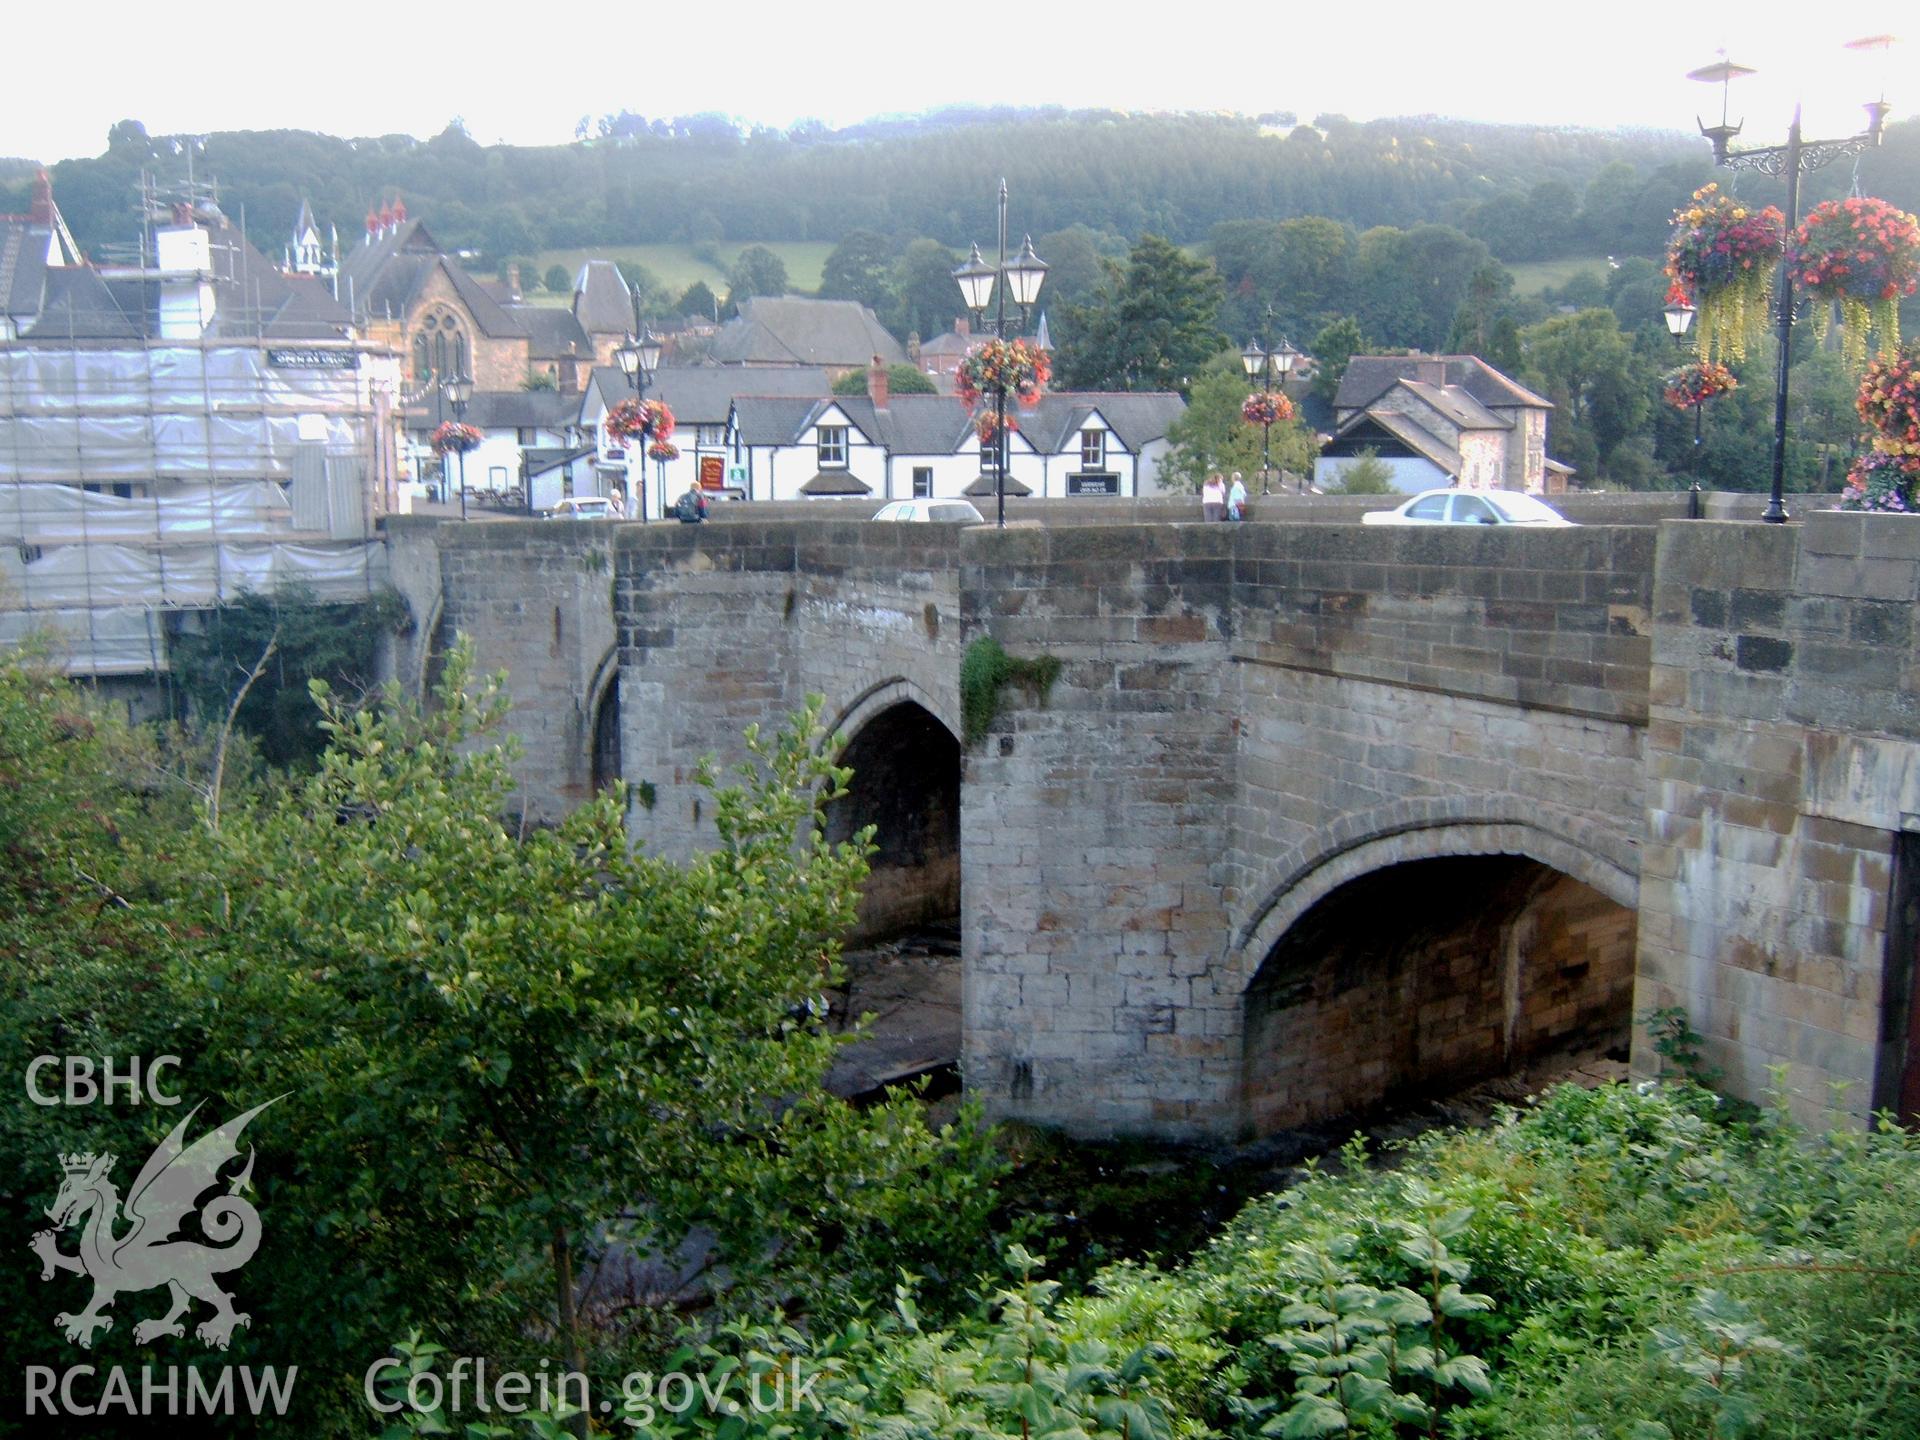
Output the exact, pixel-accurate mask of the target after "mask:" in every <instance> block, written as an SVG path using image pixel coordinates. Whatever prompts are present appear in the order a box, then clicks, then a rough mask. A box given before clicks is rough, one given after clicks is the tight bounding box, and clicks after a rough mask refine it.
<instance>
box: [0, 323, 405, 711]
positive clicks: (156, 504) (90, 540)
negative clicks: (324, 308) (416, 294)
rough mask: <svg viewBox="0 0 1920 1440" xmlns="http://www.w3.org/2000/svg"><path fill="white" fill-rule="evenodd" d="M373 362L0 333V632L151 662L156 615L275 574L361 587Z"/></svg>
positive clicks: (355, 595)
mask: <svg viewBox="0 0 1920 1440" xmlns="http://www.w3.org/2000/svg"><path fill="white" fill-rule="evenodd" d="M369 362H372V363H369ZM390 368H392V367H391V362H390V361H389V360H388V359H387V357H385V356H384V355H382V354H380V353H377V352H369V351H367V350H366V349H365V348H364V347H360V346H355V345H353V344H351V343H350V342H349V343H346V344H342V343H340V342H333V343H329V344H315V343H312V342H307V343H300V342H290V343H285V344H281V343H275V342H272V341H268V340H264V339H260V338H249V339H242V340H216V339H207V340H201V341H193V340H187V341H181V340H157V341H148V342H144V343H142V342H138V341H124V342H111V343H106V344H89V343H87V342H84V341H71V342H69V343H68V344H66V345H57V344H47V343H43V342H38V341H36V342H29V343H22V344H19V345H15V346H10V347H7V348H4V349H0V645H17V644H20V643H21V642H23V641H24V640H25V639H26V638H27V637H28V636H30V635H41V636H48V637H50V638H51V642H52V646H53V650H54V654H55V657H56V658H57V659H59V660H60V661H62V662H63V663H64V664H65V666H66V668H67V669H68V671H69V672H70V673H73V674H76V675H91V676H107V675H142V674H152V675H156V676H157V675H162V674H164V673H165V672H166V670H167V653H166V646H167V637H168V634H169V633H170V630H171V629H172V624H171V617H172V616H175V615H178V614H180V613H183V612H190V611H195V610H205V609H209V608H213V607H218V606H220V605H222V604H224V603H226V602H228V601H231V600H233V599H236V598H238V597H239V596H240V595H241V594H244V593H247V592H254V593H262V594H272V593H274V592H276V591H278V590H281V589H283V588H285V587H286V586H288V585H294V584H297V585H300V586H302V587H304V588H305V589H306V590H308V591H309V592H311V593H312V594H313V595H315V596H316V597H317V598H319V599H322V600H336V601H345V600H354V599H360V598H363V597H365V596H366V595H368V594H370V593H371V592H372V591H374V590H375V589H376V588H378V587H379V586H380V585H382V584H383V583H384V580H385V572H384V562H385V554H384V550H383V547H381V546H380V544H379V543H378V541H377V538H376V536H375V532H374V520H375V515H376V509H377V507H376V499H377V497H378V496H379V495H381V494H383V493H384V491H385V489H386V487H387V486H388V485H390V484H391V480H392V471H393V464H392V458H391V455H390V454H389V453H388V452H389V449H390V445H389V441H388V437H387V436H386V434H385V427H386V416H387V413H388V401H387V398H386V395H385V393H384V389H385V387H386V385H388V384H390V383H391V382H392V380H393V379H394V378H397V377H388V376H385V375H384V373H376V372H383V371H384V369H390ZM378 508H384V507H378Z"/></svg>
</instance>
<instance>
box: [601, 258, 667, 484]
mask: <svg viewBox="0 0 1920 1440" xmlns="http://www.w3.org/2000/svg"><path fill="white" fill-rule="evenodd" d="M661 348H662V347H661V343H660V337H659V336H657V335H655V334H654V333H653V327H652V326H642V325H641V323H640V292H639V291H638V290H635V291H633V329H632V331H631V332H629V333H628V335H627V338H626V340H625V341H624V342H622V343H621V344H620V345H618V346H616V347H615V348H614V352H613V358H614V361H615V363H617V364H618V365H619V366H620V373H621V374H623V375H625V376H626V377H627V383H628V384H629V385H631V386H633V403H634V404H635V405H638V404H640V403H641V402H642V401H644V400H645V399H646V398H647V383H648V382H649V381H650V380H652V379H653V372H654V371H656V370H658V369H659V368H660V352H661ZM632 448H633V446H632V445H631V444H629V446H628V449H629V451H631V450H632ZM662 473H663V474H664V473H665V472H664V469H663V471H662ZM627 474H628V475H630V476H637V477H638V479H637V480H636V483H635V489H634V493H633V497H632V498H633V502H634V507H633V513H634V514H635V515H636V516H638V517H639V518H640V519H642V520H644V519H646V518H647V467H646V461H645V459H644V458H642V459H639V460H637V461H636V460H635V459H633V458H631V456H630V457H629V459H628V461H627ZM661 483H662V484H664V483H665V481H664V480H663V481H662V482H661Z"/></svg>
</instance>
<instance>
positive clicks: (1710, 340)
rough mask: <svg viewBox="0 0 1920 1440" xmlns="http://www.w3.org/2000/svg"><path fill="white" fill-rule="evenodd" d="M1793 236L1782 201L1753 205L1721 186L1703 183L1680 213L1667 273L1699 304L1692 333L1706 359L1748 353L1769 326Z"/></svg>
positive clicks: (1741, 356) (1676, 217) (1740, 356)
mask: <svg viewBox="0 0 1920 1440" xmlns="http://www.w3.org/2000/svg"><path fill="white" fill-rule="evenodd" d="M1786 234H1787V223H1786V217H1785V216H1783V215H1782V214H1781V213H1780V212H1779V210H1777V209H1776V208H1775V207H1773V206H1771V205H1769V206H1767V208H1766V209H1764V210H1753V209H1749V208H1748V207H1747V206H1745V205H1741V204H1739V203H1737V202H1736V201H1735V200H1734V198H1733V197H1732V196H1731V195H1722V194H1721V193H1720V187H1719V186H1717V185H1711V184H1709V185H1703V186H1701V187H1700V188H1699V189H1698V190H1696V191H1694V192H1693V199H1692V200H1691V201H1690V202H1689V203H1688V204H1686V205H1685V206H1683V207H1681V208H1680V209H1679V210H1676V211H1675V212H1674V215H1673V235H1672V237H1671V238H1670V239H1669V240H1668V241H1667V274H1669V275H1670V276H1672V277H1673V279H1674V280H1675V281H1676V282H1678V283H1679V284H1680V285H1681V286H1682V287H1683V288H1684V290H1685V291H1686V293H1687V295H1688V296H1689V297H1690V298H1691V299H1692V301H1693V303H1694V305H1695V306H1696V307H1697V308H1698V311H1699V319H1698V321H1697V322H1696V323H1695V325H1694V327H1693V333H1694V338H1695V343H1696V345H1697V347H1698V349H1699V352H1700V358H1701V359H1702V360H1712V359H1714V358H1715V357H1716V356H1722V355H1723V356H1725V357H1726V358H1727V359H1729V360H1740V359H1744V358H1745V356H1746V353H1747V346H1748V345H1749V344H1751V343H1752V342H1753V341H1754V340H1756V339H1758V338H1759V336H1760V335H1761V333H1762V332H1763V331H1765V329H1766V327H1767V304H1768V301H1770V300H1771V299H1772V298H1773V273H1774V266H1775V264H1776V262H1778V260H1779V259H1780V254H1781V251H1782V249H1783V248H1784V247H1785V244H1786Z"/></svg>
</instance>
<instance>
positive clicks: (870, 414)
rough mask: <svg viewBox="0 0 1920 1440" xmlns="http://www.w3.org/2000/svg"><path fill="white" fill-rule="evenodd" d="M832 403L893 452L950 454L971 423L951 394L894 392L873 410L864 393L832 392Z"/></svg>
mask: <svg viewBox="0 0 1920 1440" xmlns="http://www.w3.org/2000/svg"><path fill="white" fill-rule="evenodd" d="M833 403H835V404H837V405H838V406H839V407H840V408H841V409H842V410H844V411H845V412H846V415H847V419H848V420H850V421H852V422H853V424H854V425H855V426H857V427H858V428H859V430H860V432H861V433H862V434H863V435H865V436H866V437H867V438H868V439H869V440H872V441H874V442H875V443H876V444H880V445H884V446H886V447H887V449H888V450H890V451H892V452H893V453H894V454H895V455H951V454H952V453H953V452H954V451H955V450H958V449H959V448H960V442H961V441H963V440H965V439H966V438H967V431H968V429H969V428H970V427H971V426H972V424H973V416H972V414H971V413H970V412H969V411H968V409H967V407H966V406H965V405H963V404H961V403H960V402H959V401H958V400H956V399H954V398H953V397H952V396H951V395H895V396H893V397H892V398H891V399H890V400H889V402H888V404H887V408H886V409H885V410H884V411H876V410H875V409H874V408H873V401H872V399H871V398H869V397H868V396H865V395H836V396H835V397H834V400H833ZM820 408H821V409H823V410H824V409H825V408H826V403H825V402H822V404H821V406H820ZM811 418H812V417H808V419H809V421H811ZM806 423H807V422H803V423H802V425H801V427H800V428H801V429H805V428H806ZM787 438H788V439H792V438H793V437H792V436H788V437H787Z"/></svg>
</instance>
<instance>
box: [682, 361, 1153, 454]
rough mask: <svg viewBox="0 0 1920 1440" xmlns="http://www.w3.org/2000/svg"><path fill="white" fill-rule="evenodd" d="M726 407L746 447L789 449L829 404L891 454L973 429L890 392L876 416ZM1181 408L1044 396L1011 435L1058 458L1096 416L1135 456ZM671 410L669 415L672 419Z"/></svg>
mask: <svg viewBox="0 0 1920 1440" xmlns="http://www.w3.org/2000/svg"><path fill="white" fill-rule="evenodd" d="M756 373H757V372H756ZM669 403H671V402H669ZM734 406H735V410H736V413H737V414H738V415H739V426H740V437H741V443H742V444H746V445H788V444H791V443H793V441H794V440H795V438H796V437H797V436H799V434H800V433H801V432H802V431H804V430H806V429H807V428H808V427H809V426H811V425H812V424H814V423H815V421H817V420H818V419H819V417H820V416H821V415H822V414H824V413H825V412H826V410H827V409H828V407H830V406H838V407H839V408H840V410H841V411H842V412H843V413H844V414H845V415H846V417H847V419H848V421H849V422H850V423H851V424H852V425H853V426H854V427H855V428H856V429H858V430H859V431H860V432H861V433H862V434H863V435H865V436H866V437H867V438H868V439H869V440H871V441H873V442H874V443H875V444H877V445H884V446H885V447H886V448H887V449H888V450H889V451H890V452H891V453H892V454H894V455H896V456H904V455H952V454H955V453H957V452H958V451H959V450H960V449H961V447H962V446H963V444H964V443H965V442H966V439H967V436H968V434H969V433H970V431H971V429H972V425H973V412H972V411H970V410H969V409H968V408H967V407H966V406H965V405H963V404H961V403H960V402H959V401H957V400H955V399H954V398H953V397H952V396H951V395H895V396H893V397H892V398H891V401H890V402H889V404H888V406H887V408H886V409H885V410H883V411H876V410H875V409H874V407H873V401H872V400H871V399H870V398H869V397H867V396H865V395H845V396H839V395H836V396H831V397H822V398H818V399H814V400H812V401H803V400H800V399H798V398H797V397H787V398H783V399H777V400H776V399H773V398H769V397H764V396H748V395H743V396H740V397H738V398H737V399H736V400H735V402H734ZM1009 408H1011V407H1009ZM1186 408H1187V407H1186V402H1185V401H1184V400H1182V399H1181V398H1180V397H1179V396H1178V395H1175V394H1172V393H1171V392H1166V393H1162V392H1149V393H1145V394H1129V393H1108V392H1100V391H1064V392H1058V393H1054V394H1049V395H1044V396H1042V397H1041V400H1040V403H1039V404H1038V405H1036V406H1035V407H1034V408H1033V409H1031V410H1020V411H1018V412H1017V415H1018V419H1019V428H1018V429H1016V430H1015V431H1014V434H1015V436H1016V437H1017V438H1019V439H1021V440H1023V441H1024V442H1025V444H1026V446H1027V447H1028V448H1031V449H1034V450H1036V451H1040V452H1043V453H1046V454H1059V453H1061V452H1063V451H1065V450H1068V449H1071V448H1072V447H1073V441H1074V437H1075V436H1076V435H1077V434H1078V433H1079V431H1080V430H1081V428H1082V427H1083V426H1084V425H1085V424H1086V422H1087V420H1088V418H1089V417H1090V416H1092V415H1093V414H1095V413H1096V412H1098V413H1099V414H1100V415H1102V416H1104V417H1105V419H1106V422H1107V424H1108V425H1109V426H1111V427H1112V430H1113V433H1114V434H1115V435H1116V436H1118V437H1119V439H1120V443H1121V444H1123V445H1124V446H1126V448H1127V449H1128V450H1130V451H1132V452H1133V453H1135V454H1138V453H1139V452H1140V451H1141V450H1142V449H1143V448H1144V447H1145V446H1147V445H1149V444H1151V443H1152V442H1153V441H1155V440H1159V439H1162V438H1163V437H1164V436H1165V435H1166V433H1167V426H1168V425H1170V424H1171V423H1172V422H1173V421H1174V420H1175V419H1177V418H1178V417H1179V416H1180V415H1181V414H1182V413H1183V412H1184V411H1185V410H1186ZM679 413H680V412H679V411H678V410H677V409H676V410H675V411H674V414H675V416H676V417H677V416H678V415H679Z"/></svg>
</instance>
